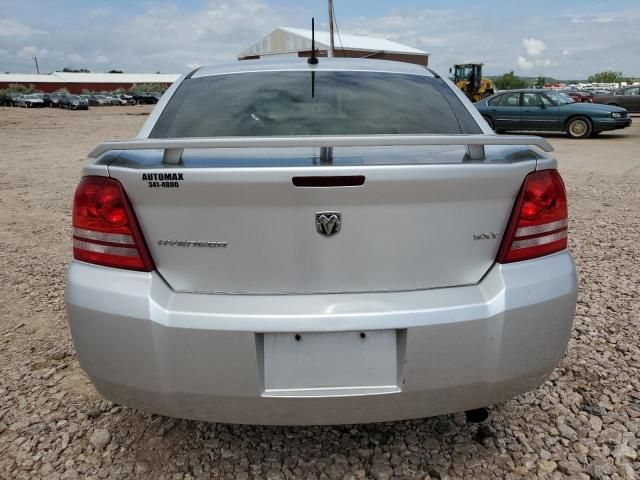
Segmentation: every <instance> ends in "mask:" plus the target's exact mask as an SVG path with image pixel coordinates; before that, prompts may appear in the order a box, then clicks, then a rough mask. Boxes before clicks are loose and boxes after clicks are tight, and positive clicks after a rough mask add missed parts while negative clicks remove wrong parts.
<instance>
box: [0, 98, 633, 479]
mask: <svg viewBox="0 0 640 480" xmlns="http://www.w3.org/2000/svg"><path fill="white" fill-rule="evenodd" d="M148 111H149V108H148V107H126V108H119V107H104V108H100V109H98V108H94V109H91V110H90V111H88V112H68V111H57V110H51V109H47V110H44V111H40V110H26V109H15V108H14V109H9V108H0V132H1V136H0V148H1V151H2V156H1V157H0V165H1V166H2V175H1V176H0V191H1V195H0V225H2V228H1V230H0V264H1V265H2V269H1V272H0V298H1V300H0V305H2V308H1V309H0V353H1V357H0V358H1V360H2V361H1V363H0V371H1V375H0V477H3V478H47V479H49V478H132V477H135V478H153V479H162V478H164V479H169V478H171V479H173V478H176V479H182V478H229V479H234V478H237V479H248V478H256V479H257V478H264V479H269V480H276V479H289V478H305V479H315V478H317V479H357V478H375V479H385V478H491V477H497V478H521V477H524V478H563V477H573V478H584V479H588V478H612V479H620V478H623V479H632V478H636V477H637V476H640V474H639V473H638V472H640V458H638V454H637V450H638V444H639V442H638V440H639V430H640V376H639V371H640V349H639V340H640V333H639V332H640V328H639V327H640V320H639V317H640V299H639V293H638V285H640V234H639V232H638V224H639V222H638V220H639V218H640V196H639V194H638V185H639V179H640V158H638V154H637V152H638V146H640V128H638V123H640V119H638V118H636V126H634V128H632V129H631V130H628V131H626V132H623V133H614V134H605V135H603V136H602V137H600V138H598V139H593V140H586V141H571V140H568V139H565V138H563V137H561V136H554V137H552V138H551V140H552V143H554V145H556V147H557V149H558V153H557V154H558V157H559V158H560V165H561V170H562V172H563V174H564V177H565V180H566V182H567V186H568V190H569V194H570V201H571V222H572V223H571V249H572V251H573V253H574V255H575V257H576V260H577V264H578V270H579V275H580V281H581V289H580V296H579V303H578V310H577V316H576V322H575V330H574V333H573V336H572V339H571V343H570V345H569V351H568V355H567V357H566V358H565V359H564V360H563V361H562V362H561V364H560V365H559V366H558V368H557V369H556V371H555V372H554V373H553V375H552V376H551V378H550V379H549V380H548V381H547V382H545V383H544V385H542V386H541V387H540V388H538V389H537V390H536V391H534V392H531V393H528V394H526V395H523V396H520V397H518V398H516V399H514V400H511V401H509V402H507V403H505V404H502V405H498V406H495V407H492V408H491V418H490V421H489V422H487V423H485V424H482V425H478V424H468V423H466V422H465V417H464V415H462V414H456V415H449V416H443V417H436V418H429V419H425V420H413V421H403V422H393V423H384V424H372V425H357V426H339V427H309V428H303V427H286V428H285V427H253V426H234V425H222V424H207V423H202V422H194V421H186V420H176V419H170V418H164V417H159V416H156V415H149V414H146V413H143V412H140V411H137V410H133V409H129V408H125V407H120V406H117V405H114V404H112V403H110V402H108V401H105V400H103V399H101V398H100V397H99V395H98V394H97V393H96V392H95V390H94V389H93V387H92V386H91V384H90V383H89V382H88V380H87V379H86V377H85V375H84V374H83V372H82V371H81V370H80V368H79V366H78V363H77V361H76V359H75V357H74V350H73V346H72V344H71V341H70V337H69V333H68V330H67V326H66V318H65V311H64V303H63V287H64V273H65V268H66V264H67V262H68V260H69V258H70V246H69V245H70V226H69V222H70V204H71V196H72V192H73V189H74V187H75V185H76V183H77V180H78V178H79V176H80V172H81V167H82V164H83V163H84V159H85V155H86V153H87V152H88V150H89V149H90V147H91V146H93V145H94V144H96V143H98V142H99V141H100V140H103V139H106V138H126V137H130V136H133V134H134V133H135V132H136V131H137V129H138V128H139V127H140V126H141V125H142V123H143V121H144V119H145V118H146V117H145V116H144V114H145V113H146V112H148Z"/></svg>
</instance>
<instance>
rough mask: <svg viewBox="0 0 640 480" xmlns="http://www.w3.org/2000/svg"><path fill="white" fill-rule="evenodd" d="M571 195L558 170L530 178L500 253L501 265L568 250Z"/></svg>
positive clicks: (534, 173) (540, 172) (537, 174)
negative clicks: (568, 194)
mask: <svg viewBox="0 0 640 480" xmlns="http://www.w3.org/2000/svg"><path fill="white" fill-rule="evenodd" d="M568 224H569V216H568V211H567V194H566V192H565V189H564V183H563V182H562V178H561V177H560V174H559V173H558V171H557V170H541V171H539V172H533V173H530V174H529V175H527V178H525V180H524V184H523V185H522V188H521V190H520V193H519V194H518V199H517V200H516V204H515V207H514V209H513V212H512V213H511V219H510V220H509V225H508V226H507V230H506V232H505V235H504V238H503V239H502V245H501V246H500V251H499V252H498V258H497V259H496V261H497V262H499V263H510V262H517V261H520V260H529V259H532V258H536V257H542V256H544V255H549V254H551V253H555V252H559V251H561V250H564V249H566V248H567V230H568Z"/></svg>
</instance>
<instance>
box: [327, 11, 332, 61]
mask: <svg viewBox="0 0 640 480" xmlns="http://www.w3.org/2000/svg"><path fill="white" fill-rule="evenodd" d="M327 3H328V4H329V51H328V52H327V55H328V56H329V57H333V0H328V1H327Z"/></svg>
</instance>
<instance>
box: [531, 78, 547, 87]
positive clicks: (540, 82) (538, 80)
mask: <svg viewBox="0 0 640 480" xmlns="http://www.w3.org/2000/svg"><path fill="white" fill-rule="evenodd" d="M546 83H547V79H546V78H544V77H543V76H542V75H540V76H539V77H538V78H536V83H535V85H534V86H535V87H536V88H544V86H545V84H546Z"/></svg>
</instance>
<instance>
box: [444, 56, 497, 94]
mask: <svg viewBox="0 0 640 480" xmlns="http://www.w3.org/2000/svg"><path fill="white" fill-rule="evenodd" d="M449 73H452V74H453V83H455V84H456V85H457V87H458V88H459V89H460V90H462V91H463V92H464V93H465V95H466V96H467V97H469V100H471V101H472V102H477V101H479V100H482V99H483V98H484V97H488V96H489V95H493V92H494V87H493V82H492V81H491V80H489V79H488V78H483V77H482V63H464V64H460V65H454V66H453V68H450V69H449Z"/></svg>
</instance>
